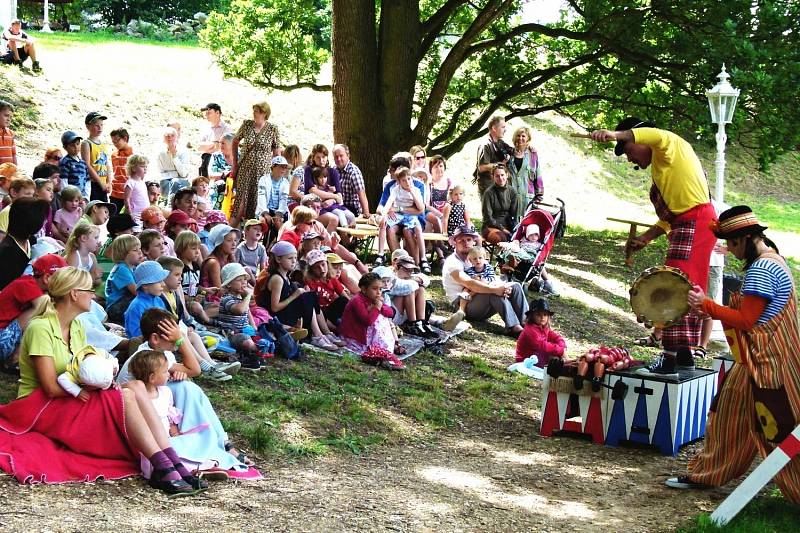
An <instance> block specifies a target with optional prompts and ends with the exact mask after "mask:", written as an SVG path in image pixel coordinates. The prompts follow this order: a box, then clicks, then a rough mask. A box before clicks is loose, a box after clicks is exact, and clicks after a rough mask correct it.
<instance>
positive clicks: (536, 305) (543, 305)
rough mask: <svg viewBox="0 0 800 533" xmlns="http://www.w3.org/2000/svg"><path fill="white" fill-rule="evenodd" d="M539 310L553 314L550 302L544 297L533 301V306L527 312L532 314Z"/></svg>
mask: <svg viewBox="0 0 800 533" xmlns="http://www.w3.org/2000/svg"><path fill="white" fill-rule="evenodd" d="M538 311H541V312H543V313H547V314H548V315H550V316H553V310H552V309H550V303H549V302H548V301H547V300H545V299H544V298H537V299H536V300H534V301H532V302H531V306H530V307H529V308H528V312H527V313H526V314H528V315H530V314H532V313H536V312H538Z"/></svg>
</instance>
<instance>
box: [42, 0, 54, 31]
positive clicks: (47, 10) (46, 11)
mask: <svg viewBox="0 0 800 533" xmlns="http://www.w3.org/2000/svg"><path fill="white" fill-rule="evenodd" d="M42 33H53V30H51V29H50V2H49V1H48V0H44V22H42Z"/></svg>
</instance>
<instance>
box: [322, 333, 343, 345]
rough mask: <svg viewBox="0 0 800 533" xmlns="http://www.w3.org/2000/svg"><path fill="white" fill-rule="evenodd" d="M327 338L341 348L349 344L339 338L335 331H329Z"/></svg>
mask: <svg viewBox="0 0 800 533" xmlns="http://www.w3.org/2000/svg"><path fill="white" fill-rule="evenodd" d="M325 338H326V339H328V340H329V341H330V342H331V344H335V345H336V346H338V347H339V348H343V347H344V346H346V345H347V343H346V342H345V341H343V340H342V339H341V338H339V337H338V336H337V335H336V334H334V333H329V334H327V335H325Z"/></svg>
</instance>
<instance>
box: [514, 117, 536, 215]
mask: <svg viewBox="0 0 800 533" xmlns="http://www.w3.org/2000/svg"><path fill="white" fill-rule="evenodd" d="M530 143H531V130H530V128H528V127H527V126H522V127H521V128H517V130H516V131H515V132H514V136H513V137H512V144H513V145H514V153H513V154H512V157H511V160H510V161H509V162H508V172H509V174H510V176H511V188H512V189H514V190H515V191H517V196H518V197H519V198H518V200H519V201H518V202H517V213H516V217H517V220H522V216H523V215H524V214H525V209H526V208H527V207H528V203H530V201H531V200H534V201H536V202H541V201H542V196H544V183H543V182H542V170H541V167H540V165H539V154H538V152H537V151H536V148H534V147H533V146H531V144H530Z"/></svg>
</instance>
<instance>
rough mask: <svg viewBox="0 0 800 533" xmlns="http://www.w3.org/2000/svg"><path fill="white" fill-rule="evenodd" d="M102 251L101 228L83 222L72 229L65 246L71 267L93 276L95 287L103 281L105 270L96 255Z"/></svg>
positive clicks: (65, 255)
mask: <svg viewBox="0 0 800 533" xmlns="http://www.w3.org/2000/svg"><path fill="white" fill-rule="evenodd" d="M99 249H100V228H99V227H97V226H95V225H93V224H87V223H86V222H81V223H79V224H77V225H76V226H75V227H74V228H72V233H70V235H69V239H67V243H66V244H65V245H64V257H65V258H66V259H67V263H68V264H69V265H70V266H74V267H76V268H80V269H81V270H85V271H87V272H89V273H90V274H91V275H92V280H93V282H94V285H95V287H96V286H97V285H99V284H100V282H102V281H103V269H102V268H101V267H100V263H99V262H98V261H97V257H96V256H95V255H94V254H95V252H97V251H98V250H99Z"/></svg>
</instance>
